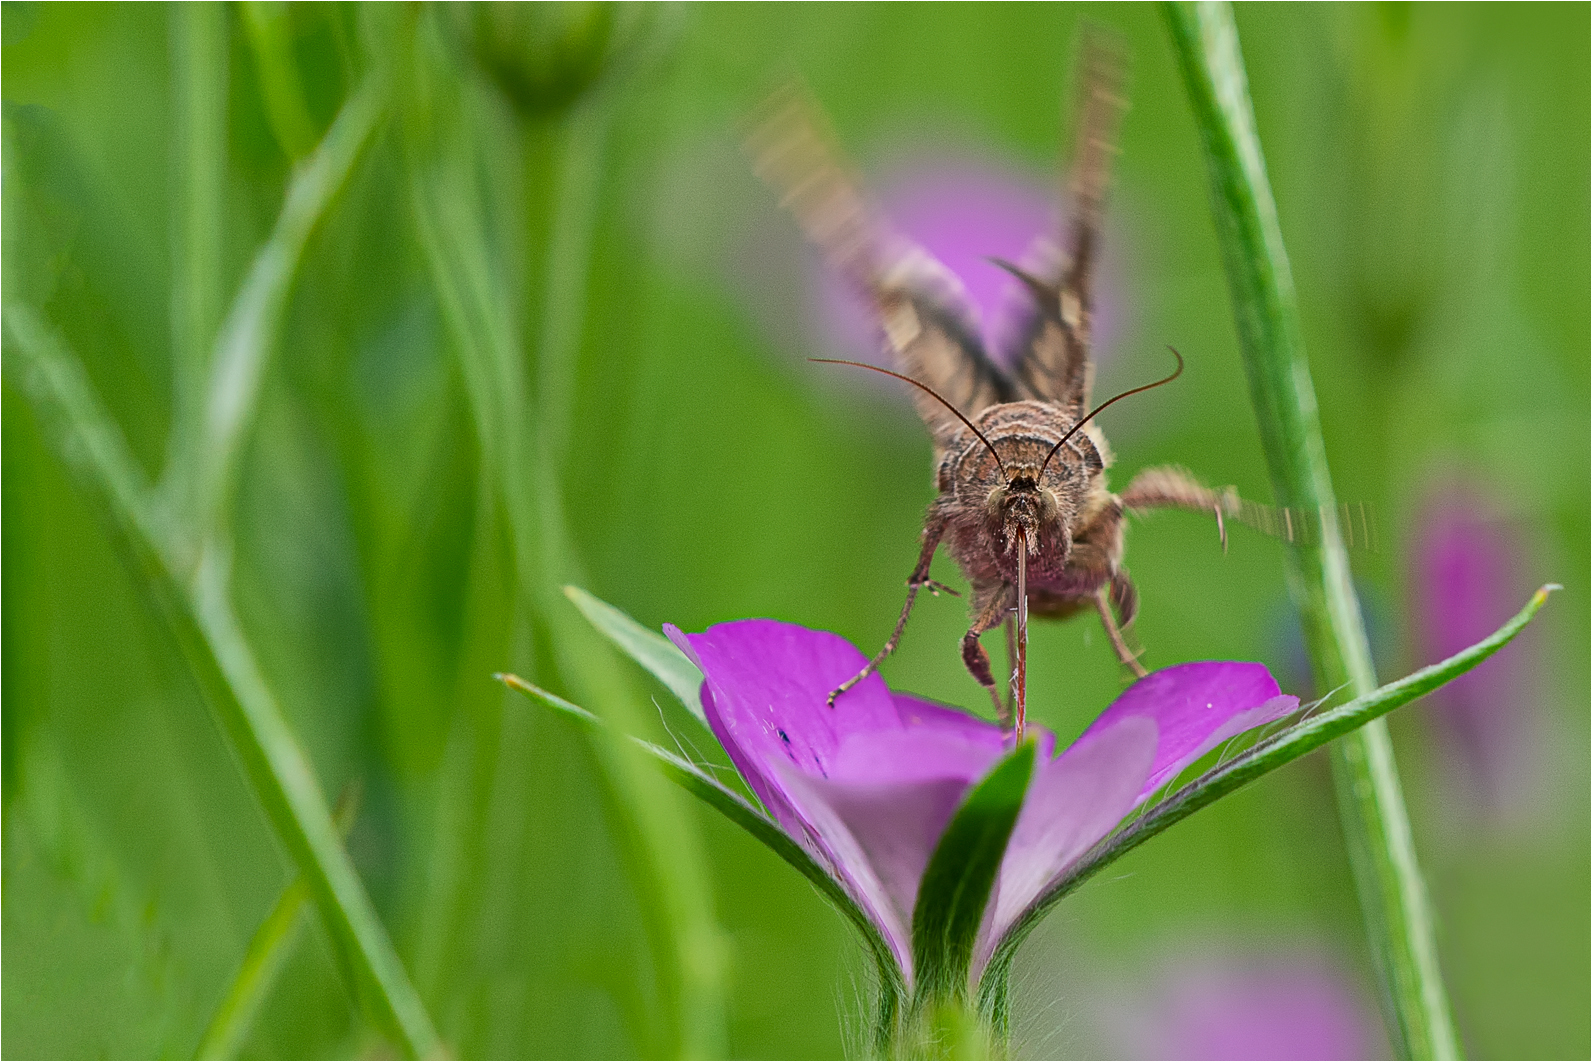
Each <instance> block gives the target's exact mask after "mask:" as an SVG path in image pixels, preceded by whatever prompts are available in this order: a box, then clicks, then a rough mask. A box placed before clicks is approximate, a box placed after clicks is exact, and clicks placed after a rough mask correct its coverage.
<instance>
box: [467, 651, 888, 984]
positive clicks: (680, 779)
mask: <svg viewBox="0 0 1593 1063" xmlns="http://www.w3.org/2000/svg"><path fill="white" fill-rule="evenodd" d="M497 678H498V680H499V681H500V682H502V683H503V684H504V685H505V686H507V687H509V688H510V689H511V690H518V691H519V692H520V693H522V694H525V695H526V696H527V697H530V698H532V699H534V700H536V701H539V702H541V703H542V704H544V705H546V706H547V707H548V708H550V709H553V710H554V711H555V712H558V713H560V714H562V715H563V716H565V717H567V718H568V719H571V720H574V721H575V722H576V723H579V724H580V725H581V726H583V727H586V728H589V729H591V730H594V731H597V730H602V729H604V727H605V725H604V723H603V721H602V720H601V719H599V718H598V717H597V716H596V715H594V714H592V713H590V712H588V711H587V710H585V709H583V708H581V707H580V706H579V705H574V704H571V703H570V702H568V701H565V700H564V699H563V698H561V697H559V696H558V695H557V694H551V693H549V692H548V691H546V690H543V689H542V688H541V687H538V686H536V685H535V684H532V683H528V682H526V681H525V680H524V679H521V678H520V677H519V676H517V675H507V674H504V675H499V676H498V677H497ZM630 740H631V741H632V742H633V743H635V744H636V746H638V747H639V748H640V749H642V750H643V751H644V752H646V753H647V755H648V756H650V757H652V758H653V759H654V760H655V761H657V763H658V767H659V768H660V769H661V770H662V771H663V773H664V774H665V775H666V776H667V777H668V778H669V779H670V780H672V781H673V782H675V783H676V784H677V785H679V786H680V787H681V788H683V789H685V790H686V791H688V792H689V793H691V794H692V795H693V796H694V797H696V798H698V799H699V800H701V801H702V802H703V803H704V804H706V805H708V806H709V807H710V808H712V809H714V811H716V812H718V813H719V814H720V815H722V816H724V817H725V818H726V819H728V820H730V822H732V823H734V824H735V825H736V826H738V827H740V828H741V829H742V830H744V831H746V832H747V833H748V834H750V835H752V836H753V837H754V838H756V839H757V840H758V841H760V842H762V843H763V844H764V845H766V846H767V847H768V848H769V849H770V850H771V851H773V852H774V854H775V855H776V856H778V857H780V859H782V860H784V861H785V862H786V863H788V864H790V865H791V866H792V867H794V868H796V869H797V871H798V872H800V873H801V874H802V876H803V877H804V878H806V879H807V880H808V881H809V882H811V883H812V884H813V885H814V887H815V888H817V889H818V891H819V894H820V896H822V897H823V898H824V899H825V900H827V901H829V902H830V904H831V905H832V906H833V907H834V908H835V910H836V911H838V912H840V913H841V914H842V915H844V916H846V918H847V919H848V920H850V921H851V923H852V925H853V926H854V927H856V928H857V931H858V933H859V934H860V935H861V936H862V938H863V943H864V945H865V947H867V949H868V951H869V954H870V955H871V956H872V957H873V958H874V962H875V965H876V966H877V967H878V968H879V972H880V985H881V992H883V993H890V994H893V995H894V996H895V997H896V998H898V999H899V998H900V997H901V996H902V995H903V993H904V985H905V983H904V982H903V979H902V975H901V970H900V968H899V967H897V965H896V959H895V957H894V956H893V955H892V954H891V949H890V945H889V944H887V943H886V941H885V938H884V935H882V934H881V933H880V932H879V928H878V927H876V926H875V925H874V923H873V921H872V920H871V919H869V917H868V914H867V913H866V912H864V911H863V909H862V907H861V906H860V905H859V904H858V903H857V902H856V901H855V900H853V899H852V896H851V894H849V893H847V892H846V887H844V886H842V885H841V883H840V882H839V881H838V880H837V879H836V878H835V876H834V875H832V874H830V872H829V870H828V869H827V868H825V867H824V866H823V865H822V864H820V863H819V862H818V861H817V860H815V859H814V858H813V856H812V854H810V853H809V852H808V851H807V850H806V849H804V848H802V846H801V845H799V844H798V843H797V842H796V840H795V839H793V838H792V837H791V836H790V835H789V834H787V833H786V832H785V831H784V830H783V829H781V827H780V825H779V824H778V823H776V822H775V821H774V820H772V819H770V818H769V817H768V816H767V815H765V814H764V813H763V812H762V811H761V810H759V809H757V808H754V807H753V806H752V804H751V802H749V801H748V800H747V799H746V798H744V797H742V796H741V795H740V794H738V793H736V792H735V791H734V790H732V789H730V788H729V787H728V786H726V785H725V784H724V783H722V782H720V781H719V780H718V779H715V778H714V777H713V776H712V775H709V774H708V773H707V772H705V771H703V770H702V769H701V768H699V767H698V766H697V765H695V764H693V763H691V762H690V761H688V760H685V759H683V758H681V757H679V756H677V755H675V754H674V753H671V752H669V751H668V750H667V749H662V748H660V747H658V746H656V745H654V744H653V743H652V742H648V741H645V740H643V739H640V738H636V737H634V736H631V739H630Z"/></svg>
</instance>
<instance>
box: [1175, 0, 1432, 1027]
mask: <svg viewBox="0 0 1593 1063" xmlns="http://www.w3.org/2000/svg"><path fill="white" fill-rule="evenodd" d="M1164 10H1165V11H1166V14H1167V20H1168V23H1169V26H1170V28H1171V31H1172V37H1173V42H1174V45H1175V51H1176V53H1177V56H1178V60H1179V65H1180V67H1181V68H1182V70H1183V74H1184V82H1185V85H1186V88H1187V90H1188V95H1189V99H1190V103H1191V106H1192V107H1193V110H1194V115H1195V124H1196V125H1197V127H1198V128H1199V130H1200V136H1201V143H1202V146H1203V148H1204V151H1205V156H1206V162H1207V165H1208V171H1209V175H1210V178H1211V198H1212V211H1213V214H1214V215H1215V218H1216V223H1217V231H1218V236H1219V238H1220V241H1221V244H1222V247H1223V256H1224V262H1225V264H1226V266H1227V273H1228V283H1229V290H1230V293H1231V296H1232V299H1233V307H1234V316H1235V319H1236V322H1237V324H1238V332H1239V340H1240V345H1241V347H1242V349H1243V351H1244V356H1245V369H1246V373H1247V375H1248V377H1249V381H1250V392H1251V401H1252V404H1253V405H1254V407H1255V411H1256V418H1257V421H1258V423H1259V426H1260V429H1261V439H1262V444H1263V447H1264V449H1265V451H1266V457H1267V464H1268V468H1269V471H1270V473H1271V477H1272V484H1273V490H1274V492H1275V493H1276V495H1277V500H1278V502H1279V504H1280V505H1283V506H1287V507H1292V508H1296V509H1298V510H1300V511H1302V512H1305V513H1316V514H1320V515H1321V517H1322V528H1321V532H1322V534H1321V536H1320V541H1319V542H1318V543H1316V544H1314V545H1296V546H1295V547H1294V548H1293V549H1291V550H1289V551H1288V557H1289V585H1290V591H1291V593H1292V595H1293V597H1294V600H1295V605H1296V608H1297V609H1298V610H1299V613H1300V621H1301V626H1302V628H1303V630H1304V633H1305V642H1306V649H1307V651H1308V653H1309V654H1310V657H1311V664H1312V669H1313V671H1314V673H1315V676H1316V680H1317V686H1318V689H1320V690H1339V689H1341V688H1345V689H1348V691H1349V692H1350V694H1351V695H1365V694H1368V693H1370V692H1371V691H1372V690H1373V688H1375V687H1376V686H1377V678H1376V675H1375V673H1374V672H1373V669H1372V655H1371V650H1370V647H1369V645H1368V643H1367V639H1366V631H1365V628H1364V626H1363V624H1362V621H1361V615H1360V606H1359V604H1358V603H1357V601H1356V598H1355V593H1354V589H1353V587H1352V585H1351V582H1350V570H1349V561H1348V558H1347V555H1346V553H1345V550H1344V543H1343V539H1342V538H1341V535H1340V530H1339V526H1338V521H1337V517H1336V514H1337V508H1336V506H1335V504H1334V497H1333V485H1332V481H1331V479H1330V477H1329V475H1328V466H1327V455H1326V448H1325V447H1324V445H1323V442H1322V430H1321V424H1320V420H1319V418H1318V415H1317V406H1316V396H1315V393H1314V390H1313V388H1312V385H1311V375H1310V370H1309V368H1308V366H1307V364H1306V359H1305V347H1304V343H1303V341H1302V339H1301V330H1300V314H1299V308H1298V306H1297V305H1296V302H1295V294H1294V281H1293V278H1292V276H1291V274H1290V271H1289V261H1288V256H1287V255H1286V254H1285V252H1284V248H1283V235H1282V232H1281V230H1280V229H1279V226H1278V218H1277V208H1276V206H1275V205H1274V203H1273V199H1272V189H1271V186H1270V185H1269V183H1268V181H1267V172H1266V164H1265V162H1264V161H1263V159H1262V155H1261V145H1260V141H1259V139H1258V138H1257V136H1256V128H1255V116H1254V114H1253V112H1252V109H1251V106H1250V96H1249V89H1248V87H1247V84H1246V78H1245V71H1244V63H1243V60H1242V58H1241V57H1240V54H1239V39H1238V32H1237V30H1236V29H1235V27H1234V22H1233V13H1232V11H1231V9H1230V8H1229V6H1228V5H1227V4H1222V3H1169V4H1167V5H1166V7H1165V8H1164ZM1332 762H1333V775H1334V782H1335V785H1336V788H1337V790H1338V798H1339V811H1340V817H1339V818H1340V821H1341V823H1342V825H1343V829H1344V833H1345V840H1346V844H1347V846H1348V849H1349V854H1350V864H1351V867H1352V868H1353V870H1354V873H1355V880H1356V886H1357V889H1358V890H1359V893H1360V897H1361V911H1362V914H1363V916H1364V918H1365V920H1366V924H1367V931H1368V937H1369V939H1370V942H1371V948H1372V954H1373V956H1374V958H1375V960H1376V965H1377V970H1378V975H1379V978H1380V980H1381V983H1382V988H1383V1003H1384V1011H1385V1016H1386V1018H1387V1020H1388V1026H1389V1036H1390V1040H1391V1042H1392V1043H1393V1045H1394V1046H1395V1049H1396V1050H1397V1051H1399V1052H1402V1053H1404V1054H1408V1055H1413V1056H1418V1057H1421V1058H1440V1059H1443V1058H1453V1057H1455V1056H1456V1055H1458V1053H1459V1050H1460V1046H1459V1041H1458V1039H1457V1037H1456V1034H1455V1028H1454V1020H1453V1017H1452V1015H1451V1013H1450V1008H1449V1000H1448V994H1447V992H1446V990H1445V988H1444V984H1443V978H1442V974H1441V972H1440V970H1439V965H1438V951H1437V945H1436V942H1435V940H1434V933H1433V914H1432V910H1431V906H1430V903H1429V901H1428V898H1427V892H1426V887H1425V886H1424V884H1423V882H1422V877H1421V869H1420V867H1419V866H1418V864H1417V860H1416V851H1415V846H1414V844H1413V842H1412V840H1411V834H1410V822H1409V818H1408V816H1407V815H1406V812H1405V801H1404V797H1403V795H1402V793H1401V791H1400V783H1399V775H1398V772H1397V770H1396V768H1395V766H1394V754H1393V747H1392V746H1391V744H1390V742H1389V738H1388V732H1387V730H1386V728H1385V727H1384V725H1383V724H1381V723H1378V722H1374V723H1372V724H1371V725H1370V726H1367V727H1364V728H1362V729H1360V730H1359V731H1356V732H1354V733H1353V734H1351V735H1349V736H1347V737H1346V738H1345V740H1344V741H1343V742H1340V743H1338V744H1337V745H1335V746H1334V747H1333V749H1332Z"/></svg>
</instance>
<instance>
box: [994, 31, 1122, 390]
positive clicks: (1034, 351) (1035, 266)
mask: <svg viewBox="0 0 1593 1063" xmlns="http://www.w3.org/2000/svg"><path fill="white" fill-rule="evenodd" d="M1122 81H1123V59H1122V49H1121V47H1120V46H1119V45H1117V44H1116V43H1115V42H1114V41H1113V40H1112V39H1111V38H1109V37H1107V36H1105V35H1103V34H1102V33H1100V32H1098V31H1097V32H1092V33H1090V34H1088V35H1087V36H1086V37H1085V39H1084V42H1083V47H1082V49H1081V78H1080V91H1079V102H1078V119H1077V122H1076V129H1075V144H1074V151H1073V172H1072V179H1071V181H1070V182H1069V189H1068V198H1069V201H1070V203H1071V213H1070V216H1069V219H1068V222H1067V225H1066V228H1065V231H1064V232H1063V233H1062V234H1060V235H1058V236H1048V237H1045V238H1043V239H1041V240H1040V241H1037V242H1036V244H1035V246H1034V247H1033V248H1031V249H1030V251H1029V253H1028V255H1026V256H1025V261H1024V262H1023V264H1022V266H1021V267H1011V266H1009V267H1008V268H1009V269H1011V270H1012V272H1013V273H1014V274H1016V275H1017V276H1018V277H1019V279H1020V280H1022V281H1023V282H1024V283H1025V284H1026V285H1027V286H1028V288H1029V290H1030V293H1031V294H1032V295H1033V296H1034V309H1033V312H1032V313H1031V314H1030V316H1029V318H1028V320H1027V321H1026V323H1025V327H1024V328H1022V329H1020V330H1019V332H1018V336H1019V341H1018V349H1017V350H1016V351H1015V352H1013V353H1014V356H1013V358H1012V359H1010V360H1008V364H1011V365H1012V366H1013V374H1012V375H1013V380H1014V382H1015V384H1016V385H1017V389H1018V393H1019V396H1020V397H1022V398H1026V399H1040V400H1042V401H1049V402H1055V403H1058V404H1061V405H1072V404H1078V405H1080V406H1084V405H1088V403H1089V401H1090V386H1091V383H1092V380H1091V377H1092V375H1093V372H1094V367H1093V366H1092V365H1091V364H1090V325H1091V318H1092V316H1093V314H1094V309H1095V272H1096V267H1097V265H1098V261H1099V257H1100V244H1101V225H1102V219H1103V217H1104V214H1105V208H1106V196H1107V193H1108V191H1109V189H1110V186H1111V176H1112V161H1113V159H1114V158H1115V157H1116V155H1117V130H1118V126H1119V124H1120V123H1121V120H1122V115H1123V111H1124V109H1125V108H1126V106H1127V102H1126V100H1125V98H1124V96H1123V92H1122Z"/></svg>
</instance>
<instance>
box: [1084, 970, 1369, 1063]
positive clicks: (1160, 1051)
mask: <svg viewBox="0 0 1593 1063" xmlns="http://www.w3.org/2000/svg"><path fill="white" fill-rule="evenodd" d="M1108 1015H1109V1016H1110V1018H1109V1019H1108V1021H1107V1022H1106V1024H1105V1025H1106V1027H1107V1028H1106V1030H1105V1031H1103V1032H1104V1034H1105V1037H1106V1041H1107V1045H1106V1046H1105V1047H1108V1048H1109V1049H1111V1050H1115V1051H1116V1052H1118V1053H1119V1054H1121V1055H1122V1056H1124V1057H1126V1058H1130V1059H1380V1058H1386V1057H1387V1055H1388V1047H1387V1045H1386V1043H1385V1041H1384V1038H1383V1033H1382V1027H1381V1025H1380V1023H1379V1021H1378V1017H1377V1014H1376V1012H1375V1011H1374V1010H1373V1009H1372V1007H1371V1006H1370V1004H1369V1003H1368V1000H1367V996H1366V994H1365V993H1364V991H1363V990H1362V989H1361V987H1360V986H1358V985H1357V984H1356V982H1355V981H1354V980H1353V979H1352V978H1350V977H1349V975H1348V974H1347V973H1346V972H1344V971H1343V970H1341V969H1340V968H1339V967H1338V965H1336V964H1335V963H1333V962H1332V961H1330V960H1329V959H1327V958H1326V957H1325V956H1323V955H1321V954H1320V953H1318V952H1316V951H1315V950H1290V949H1279V950H1273V951H1267V952H1260V951H1257V952H1254V953H1250V954H1235V953H1232V952H1226V951H1215V950H1204V951H1196V952H1191V953H1186V954H1184V955H1182V956H1179V957H1178V958H1176V959H1172V960H1170V961H1168V962H1167V963H1166V965H1165V966H1164V967H1163V968H1162V970H1161V972H1160V973H1159V974H1158V975H1157V976H1156V977H1155V978H1154V979H1153V980H1152V981H1151V984H1150V986H1149V987H1148V988H1147V989H1145V990H1143V991H1142V992H1140V993H1130V994H1129V999H1128V1000H1127V1001H1126V1002H1122V1003H1121V1005H1120V1006H1118V1007H1110V1008H1109V1009H1108Z"/></svg>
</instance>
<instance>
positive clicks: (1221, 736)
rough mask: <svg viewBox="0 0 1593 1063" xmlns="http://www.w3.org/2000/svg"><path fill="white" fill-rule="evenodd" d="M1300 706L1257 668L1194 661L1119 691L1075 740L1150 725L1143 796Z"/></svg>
mask: <svg viewBox="0 0 1593 1063" xmlns="http://www.w3.org/2000/svg"><path fill="white" fill-rule="evenodd" d="M1299 705H1300V699H1299V698H1296V697H1292V696H1289V695H1280V694H1279V693H1278V683H1277V680H1275V679H1273V678H1272V674H1271V673H1270V672H1268V671H1267V669H1266V668H1265V667H1264V666H1262V665H1259V664H1246V663H1243V662H1240V661H1196V662H1193V663H1191V664H1179V665H1174V666H1173V667H1171V668H1163V669H1162V670H1161V671H1159V672H1152V673H1151V674H1150V675H1148V676H1146V677H1145V678H1143V679H1141V680H1140V681H1139V682H1137V683H1135V684H1134V685H1133V686H1131V687H1129V688H1128V689H1127V690H1125V691H1123V693H1122V694H1121V695H1119V696H1118V699H1117V700H1116V701H1114V702H1112V704H1111V705H1110V706H1109V707H1108V708H1107V710H1106V711H1105V712H1103V713H1101V715H1100V716H1099V717H1098V718H1097V719H1096V721H1095V722H1094V723H1092V724H1091V725H1090V726H1089V727H1088V728H1087V729H1086V730H1085V732H1084V735H1083V736H1081V737H1080V739H1079V740H1080V741H1083V740H1084V738H1087V737H1089V736H1090V735H1092V734H1095V733H1097V732H1100V731H1103V730H1105V729H1106V728H1108V727H1111V726H1112V725H1113V724H1115V723H1117V722H1118V721H1119V720H1124V719H1127V718H1129V717H1134V716H1139V717H1144V718H1146V719H1149V720H1151V721H1153V722H1154V723H1155V724H1156V729H1157V734H1158V741H1157V745H1156V759H1155V762H1154V763H1153V765H1152V766H1151V771H1150V775H1149V777H1148V778H1146V780H1145V785H1144V788H1143V789H1142V791H1141V793H1140V797H1141V798H1146V797H1149V796H1150V795H1151V794H1153V793H1155V792H1156V790H1157V789H1158V788H1159V787H1161V785H1162V784H1163V783H1165V782H1167V781H1168V780H1169V779H1171V778H1173V777H1174V776H1176V775H1177V774H1178V773H1179V772H1180V771H1183V770H1184V769H1185V768H1187V767H1188V766H1189V765H1190V764H1193V763H1194V762H1195V761H1197V760H1199V759H1200V758H1201V757H1202V756H1204V755H1205V754H1206V753H1208V752H1210V751H1211V750H1213V749H1215V748H1216V747H1217V746H1219V745H1221V744H1222V743H1223V742H1226V741H1227V740H1228V739H1230V738H1233V737H1234V736H1235V735H1239V734H1243V733H1244V732H1245V731H1248V730H1250V729H1252V728H1255V727H1260V726H1262V725H1263V724H1267V723H1271V722H1272V721H1273V720H1278V719H1281V718H1283V717H1285V716H1287V715H1289V714H1290V713H1291V712H1294V711H1295V709H1297V708H1299Z"/></svg>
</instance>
